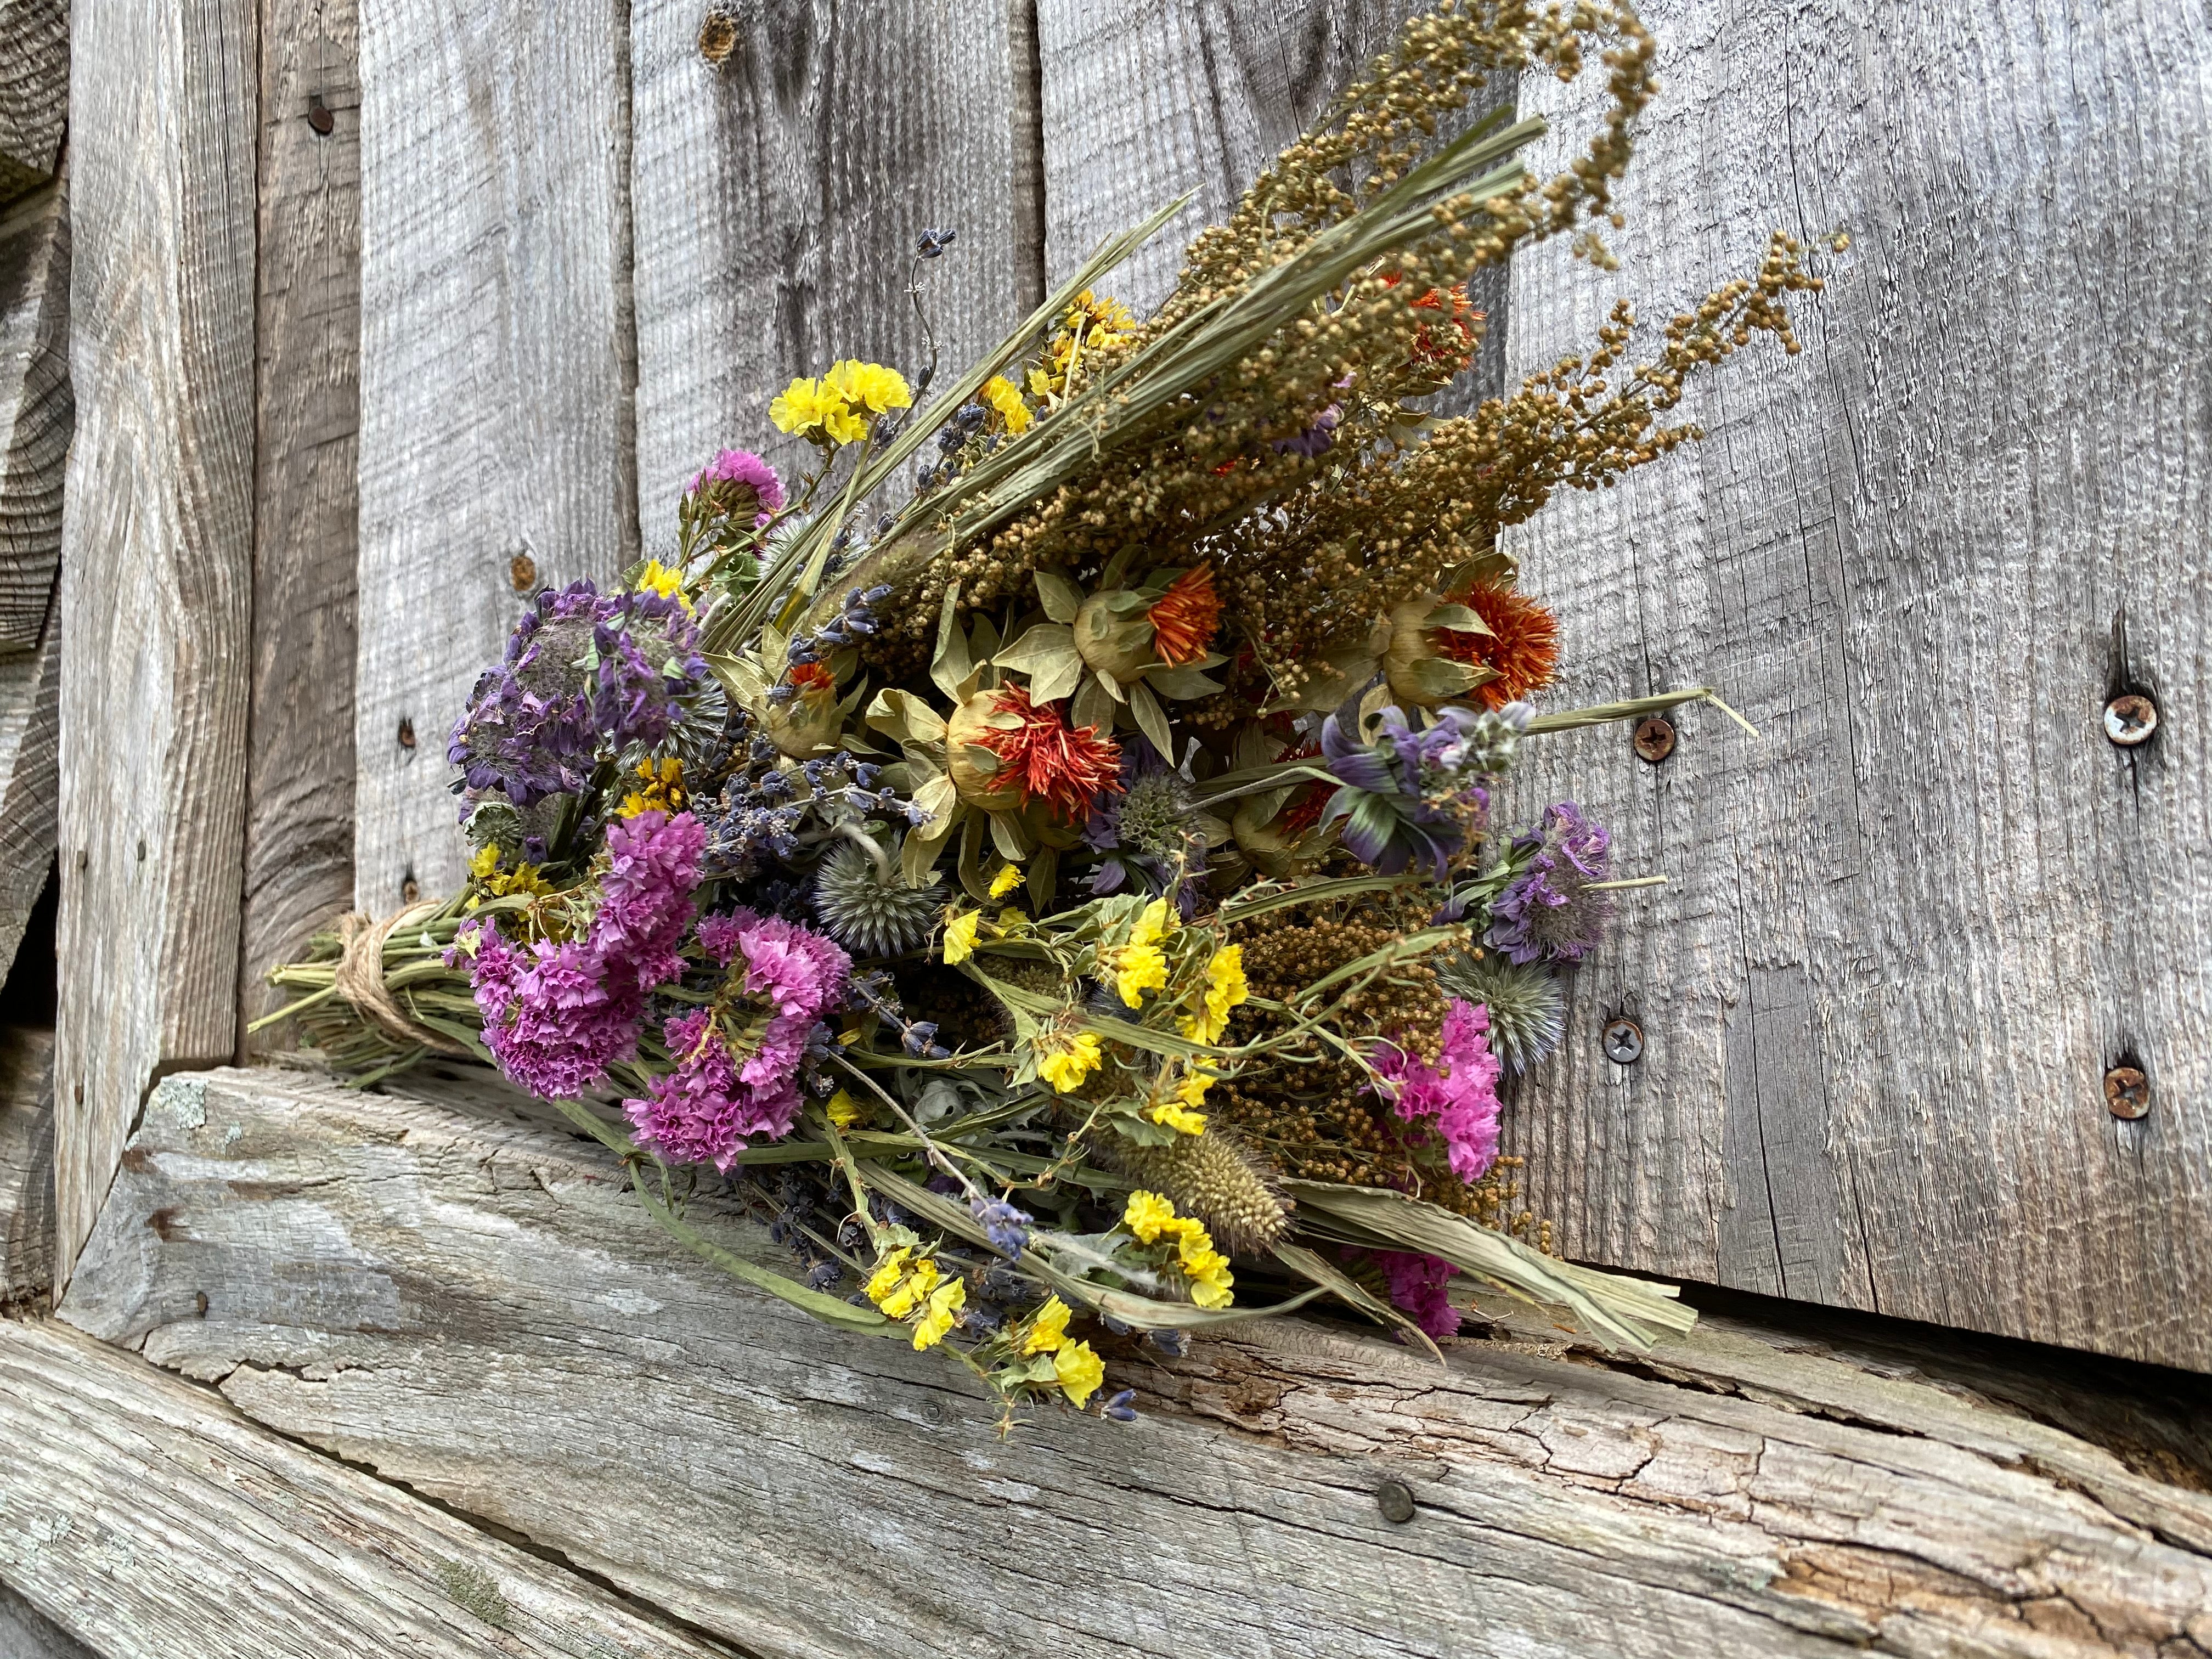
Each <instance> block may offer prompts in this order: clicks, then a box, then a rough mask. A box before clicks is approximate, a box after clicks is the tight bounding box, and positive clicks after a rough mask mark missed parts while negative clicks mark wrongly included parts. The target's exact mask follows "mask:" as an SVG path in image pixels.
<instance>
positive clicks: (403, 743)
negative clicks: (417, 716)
mask: <svg viewBox="0 0 2212 1659" xmlns="http://www.w3.org/2000/svg"><path fill="white" fill-rule="evenodd" d="M399 746H400V747H401V748H402V749H410V750H411V749H412V748H414V746H415V722H414V720H413V719H412V718H410V716H408V715H405V714H402V715H401V716H400V717H399Z"/></svg>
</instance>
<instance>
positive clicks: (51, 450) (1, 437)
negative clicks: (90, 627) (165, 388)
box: [0, 184, 72, 653]
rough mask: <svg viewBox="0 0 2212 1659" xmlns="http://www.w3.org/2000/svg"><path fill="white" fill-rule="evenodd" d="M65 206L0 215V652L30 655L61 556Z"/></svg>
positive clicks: (66, 419)
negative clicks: (17, 652)
mask: <svg viewBox="0 0 2212 1659" xmlns="http://www.w3.org/2000/svg"><path fill="white" fill-rule="evenodd" d="M69 289H70V260H69V198H68V196H67V194H66V192H65V191H64V187H63V186H62V185H59V184H53V185H47V186H46V188H45V189H44V190H42V191H39V192H37V193H36V194H33V195H32V196H29V197H26V198H25V199H23V200H22V201H21V202H18V203H17V204H15V206H14V207H12V208H9V210H7V211H6V212H5V213H0V653H6V652H8V651H28V650H31V649H33V648H34V647H36V646H37V645H38V643H39V635H40V631H41V630H42V629H43V628H44V627H45V625H46V612H47V611H48V609H49V608H50V601H51V600H52V598H53V592H54V571H55V568H56V567H57V566H58V564H59V562H60V560H61V551H62V477H63V469H64V465H66V463H67V461H68V459H69V443H70V426H71V422H72V404H71V401H70V378H69V297H70V296H69Z"/></svg>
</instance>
